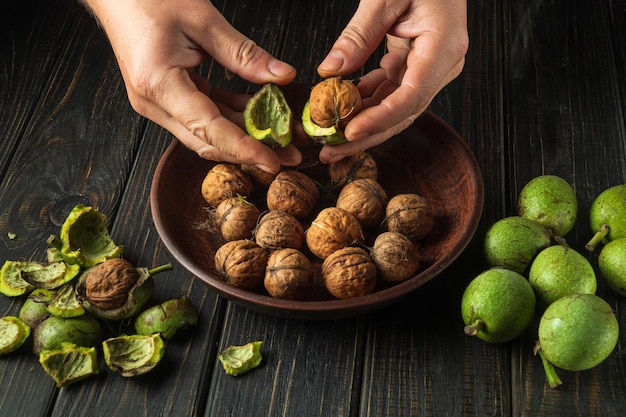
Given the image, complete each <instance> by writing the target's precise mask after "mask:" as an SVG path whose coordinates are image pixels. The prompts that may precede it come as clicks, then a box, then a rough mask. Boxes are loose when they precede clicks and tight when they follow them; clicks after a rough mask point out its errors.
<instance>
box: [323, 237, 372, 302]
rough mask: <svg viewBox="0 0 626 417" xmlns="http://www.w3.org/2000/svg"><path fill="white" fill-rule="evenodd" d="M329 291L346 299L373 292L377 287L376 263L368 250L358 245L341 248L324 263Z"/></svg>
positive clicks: (325, 280)
mask: <svg viewBox="0 0 626 417" xmlns="http://www.w3.org/2000/svg"><path fill="white" fill-rule="evenodd" d="M322 276H323V278H324V284H325V285H326V289H327V290H328V292H329V293H330V294H331V295H333V296H334V297H336V298H339V299H342V300H345V299H348V298H353V297H361V296H363V295H367V294H371V293H372V292H373V291H374V289H375V288H376V265H374V262H373V261H372V259H371V258H370V256H369V254H368V253H367V251H366V250H365V249H363V248H358V247H347V248H343V249H339V250H337V251H336V252H334V253H332V254H331V255H329V256H328V257H327V258H326V259H325V260H324V262H323V263H322Z"/></svg>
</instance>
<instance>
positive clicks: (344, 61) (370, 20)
mask: <svg viewBox="0 0 626 417" xmlns="http://www.w3.org/2000/svg"><path fill="white" fill-rule="evenodd" d="M385 3H386V2H384V1H381V2H375V4H373V5H372V4H369V3H368V4H364V2H361V3H360V4H359V7H358V8H357V10H356V12H355V13H354V16H353V17H352V19H350V22H348V25H347V26H346V28H345V29H344V30H343V32H342V33H341V35H340V36H339V38H338V39H337V41H336V42H335V44H334V45H333V47H332V48H331V50H330V52H329V53H328V55H327V56H326V58H325V59H324V60H323V61H322V63H321V64H320V65H319V66H318V68H317V72H318V74H319V75H320V76H321V77H322V78H328V77H331V76H346V75H348V74H351V73H353V72H354V71H356V70H357V69H358V68H360V67H361V66H362V65H363V64H364V63H365V61H367V59H368V58H369V56H370V55H371V54H372V52H374V50H375V49H376V48H377V47H378V45H379V44H380V43H381V41H382V40H383V38H384V37H385V33H386V32H387V30H388V29H389V27H391V25H392V24H393V23H394V20H395V19H396V17H397V16H394V15H392V14H391V13H390V12H389V11H388V9H389V6H388V5H386V4H385ZM396 8H400V7H396ZM391 9H394V8H391Z"/></svg>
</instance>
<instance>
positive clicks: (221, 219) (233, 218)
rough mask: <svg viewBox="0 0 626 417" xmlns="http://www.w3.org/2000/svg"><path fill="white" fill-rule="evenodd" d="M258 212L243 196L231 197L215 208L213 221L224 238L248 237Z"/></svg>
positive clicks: (250, 234)
mask: <svg viewBox="0 0 626 417" xmlns="http://www.w3.org/2000/svg"><path fill="white" fill-rule="evenodd" d="M259 214H260V213H259V209H258V208H256V206H255V205H254V204H252V203H250V202H248V201H246V199H245V198H243V197H231V198H227V199H226V200H224V201H222V202H221V203H220V204H219V205H218V206H217V208H216V209H215V223H216V225H217V227H218V228H219V229H220V231H221V233H222V237H223V238H224V239H225V240H240V239H250V238H252V231H253V230H254V228H255V227H256V223H257V220H258V219H259Z"/></svg>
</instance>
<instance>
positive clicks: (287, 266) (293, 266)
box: [263, 248, 313, 300]
mask: <svg viewBox="0 0 626 417" xmlns="http://www.w3.org/2000/svg"><path fill="white" fill-rule="evenodd" d="M263 283H264V285H265V289H266V290H267V292H268V293H269V295H271V296H272V297H275V298H282V299H286V300H304V299H306V298H307V297H308V296H309V294H310V292H311V288H312V286H313V266H312V265H311V262H310V261H309V259H308V258H307V257H306V256H305V255H304V254H303V253H302V252H300V251H299V250H296V249H292V248H287V249H279V250H276V251H274V252H273V253H272V254H271V255H270V257H269V259H268V261H267V267H266V269H265V279H264V281H263Z"/></svg>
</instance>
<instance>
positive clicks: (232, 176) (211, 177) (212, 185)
mask: <svg viewBox="0 0 626 417" xmlns="http://www.w3.org/2000/svg"><path fill="white" fill-rule="evenodd" d="M251 192H252V180H251V179H250V177H249V176H248V174H246V173H245V172H243V171H242V169H241V167H240V166H238V165H233V164H225V163H224V164H217V165H215V166H214V167H213V168H211V170H210V171H209V172H208V173H207V175H206V176H205V177H204V180H203V181H202V197H204V200H205V201H206V202H207V203H209V205H211V207H217V206H218V205H219V204H220V203H221V202H222V201H224V200H226V199H227V198H231V197H237V195H238V194H239V195H242V196H249V195H250V193H251Z"/></svg>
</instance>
